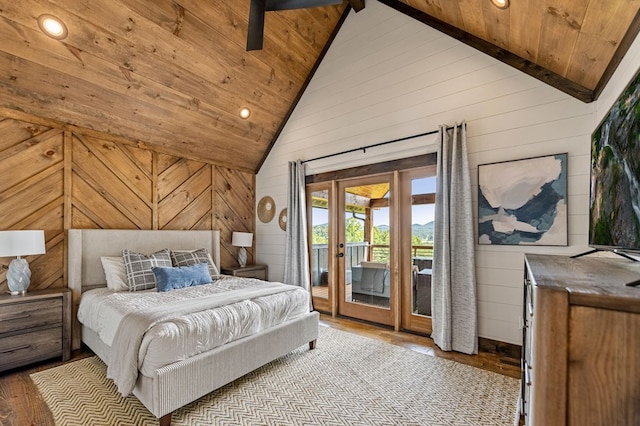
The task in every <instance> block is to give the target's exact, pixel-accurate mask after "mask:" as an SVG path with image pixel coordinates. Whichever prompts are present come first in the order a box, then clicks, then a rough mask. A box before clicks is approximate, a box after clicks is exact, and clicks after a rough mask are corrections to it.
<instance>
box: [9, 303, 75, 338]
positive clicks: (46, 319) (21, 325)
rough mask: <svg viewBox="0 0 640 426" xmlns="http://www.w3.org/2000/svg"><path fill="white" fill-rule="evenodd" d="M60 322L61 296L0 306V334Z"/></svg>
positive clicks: (59, 323) (53, 324) (58, 323)
mask: <svg viewBox="0 0 640 426" xmlns="http://www.w3.org/2000/svg"><path fill="white" fill-rule="evenodd" d="M61 324H62V298H61V297H57V298H52V299H46V300H34V301H25V302H22V303H13V304H10V305H5V306H2V307H0V336H2V335H3V334H5V333H10V334H15V333H22V332H23V331H24V330H26V329H30V328H36V327H43V326H55V325H61Z"/></svg>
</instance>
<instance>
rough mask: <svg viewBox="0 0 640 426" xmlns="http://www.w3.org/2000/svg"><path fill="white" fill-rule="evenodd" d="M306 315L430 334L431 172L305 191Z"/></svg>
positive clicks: (376, 177) (398, 173) (313, 185)
mask: <svg viewBox="0 0 640 426" xmlns="http://www.w3.org/2000/svg"><path fill="white" fill-rule="evenodd" d="M307 206H308V218H309V220H308V223H309V225H308V226H309V241H310V247H309V250H310V251H309V252H310V260H311V265H310V266H311V268H310V269H311V284H312V295H313V302H314V307H315V309H317V310H320V311H323V312H329V313H331V314H333V315H342V316H348V317H352V318H357V319H362V320H366V321H371V322H376V323H380V324H386V325H391V326H393V327H394V329H396V330H398V329H406V330H412V331H417V332H421V333H425V334H428V333H430V332H431V259H432V256H433V221H434V217H433V211H434V206H435V165H433V166H424V167H417V168H415V167H414V168H410V169H407V170H400V171H398V170H394V171H390V172H387V173H378V174H375V175H368V176H357V177H350V178H343V179H334V180H330V181H325V182H316V183H311V184H308V185H307Z"/></svg>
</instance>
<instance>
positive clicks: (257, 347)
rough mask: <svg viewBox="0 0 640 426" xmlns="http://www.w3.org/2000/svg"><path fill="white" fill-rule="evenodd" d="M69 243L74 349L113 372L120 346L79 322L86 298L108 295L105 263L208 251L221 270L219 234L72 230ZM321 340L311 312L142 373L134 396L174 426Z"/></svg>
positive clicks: (313, 313)
mask: <svg viewBox="0 0 640 426" xmlns="http://www.w3.org/2000/svg"><path fill="white" fill-rule="evenodd" d="M68 241H69V245H68V247H69V252H68V263H69V269H68V277H69V288H70V289H71V290H72V293H73V300H74V318H75V326H74V327H73V347H74V349H78V348H79V347H80V344H81V342H82V343H84V344H86V345H87V346H88V347H89V348H90V349H91V350H92V351H93V352H95V353H96V355H98V356H99V357H100V358H101V359H102V360H103V361H104V362H105V363H106V364H107V365H108V366H109V368H111V367H112V365H110V362H109V361H110V360H111V359H115V358H119V357H116V355H115V354H114V352H115V350H114V348H115V347H117V345H115V343H114V344H113V347H112V346H110V345H109V344H107V343H105V341H104V340H103V338H101V337H100V332H98V331H95V330H92V329H91V328H89V327H85V326H82V325H81V324H80V323H79V322H78V320H77V318H76V315H77V312H78V305H79V303H80V300H81V297H82V295H83V293H86V295H87V298H89V295H94V294H97V293H100V292H105V290H103V289H104V288H105V287H106V278H105V273H104V270H103V267H102V263H101V257H104V256H110V257H115V256H119V255H120V254H121V252H122V250H123V249H129V250H131V251H135V252H139V253H152V252H155V251H158V250H161V249H164V248H169V249H171V250H193V249H197V248H206V249H207V250H208V251H209V253H210V254H211V260H212V261H213V263H215V265H216V266H217V268H218V270H219V268H220V255H219V241H220V236H219V232H218V231H152V230H149V231H146V230H145V231H140V230H95V229H83V230H78V229H72V230H69V240H68ZM225 279H226V277H225ZM234 279H238V278H234ZM245 280H251V281H257V280H252V279H245ZM221 281H222V280H221ZM262 284H263V285H264V286H263V287H264V289H259V290H255V291H269V290H267V288H268V287H269V286H272V288H274V290H273V292H276V291H279V290H277V289H276V287H277V284H268V283H265V282H262ZM200 287H202V288H203V289H204V288H205V286H200ZM176 294H177V292H176ZM121 296H122V297H124V296H125V295H124V294H123V295H121ZM91 297H94V296H91ZM95 297H97V296H95ZM264 297H268V296H264ZM317 336H318V313H317V312H309V311H308V310H306V311H305V312H304V313H302V314H300V313H298V314H297V316H295V317H294V318H291V319H286V320H285V321H284V322H282V323H279V324H277V325H273V326H268V328H266V329H263V330H261V331H257V332H255V333H253V334H250V335H247V336H246V337H242V338H240V339H238V340H233V341H231V342H229V343H225V344H223V345H221V346H216V347H214V348H213V349H208V350H206V351H204V352H201V353H198V354H195V355H191V356H189V357H188V358H186V359H182V360H178V361H175V362H172V363H170V364H168V365H164V366H158V367H153V368H151V369H149V368H146V369H140V370H138V371H137V377H136V379H135V383H134V384H133V388H132V393H133V394H134V395H135V396H136V397H137V398H138V399H139V400H140V401H141V402H142V404H143V405H144V406H145V407H147V409H148V410H149V411H150V412H151V413H152V414H153V415H154V416H156V417H157V418H158V419H159V423H160V424H161V425H170V424H171V413H172V412H173V411H174V410H176V409H178V408H180V407H182V406H184V405H186V404H188V403H190V402H192V401H195V400H196V399H198V398H200V397H202V396H204V395H206V394H208V393H210V392H212V391H213V390H215V389H218V388H219V387H221V386H224V385H225V384H227V383H230V382H232V381H233V380H235V379H237V378H239V377H241V376H243V375H245V374H247V373H249V372H251V371H253V370H255V369H256V368H258V367H260V366H262V365H264V364H266V363H268V362H271V361H273V360H274V359H276V358H279V357H281V356H283V355H285V354H287V353H289V352H291V351H292V350H294V349H296V348H298V347H300V346H302V345H305V344H308V345H309V348H310V349H313V348H314V347H315V340H316V339H317ZM118 355H119V354H118ZM114 365H115V363H114Z"/></svg>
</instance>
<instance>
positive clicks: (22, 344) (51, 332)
mask: <svg viewBox="0 0 640 426" xmlns="http://www.w3.org/2000/svg"><path fill="white" fill-rule="evenodd" d="M61 355H62V325H60V326H59V327H54V328H47V329H42V330H38V331H32V332H28V333H23V334H16V335H13V336H8V337H3V338H0V371H4V370H8V369H10V368H15V367H19V366H22V365H26V364H30V363H32V362H37V361H44V360H46V359H50V358H55V357H59V356H61Z"/></svg>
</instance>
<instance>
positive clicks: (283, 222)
mask: <svg viewBox="0 0 640 426" xmlns="http://www.w3.org/2000/svg"><path fill="white" fill-rule="evenodd" d="M278 224H279V225H280V229H282V230H283V231H286V230H287V209H286V208H284V209H282V211H281V212H280V216H278Z"/></svg>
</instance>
